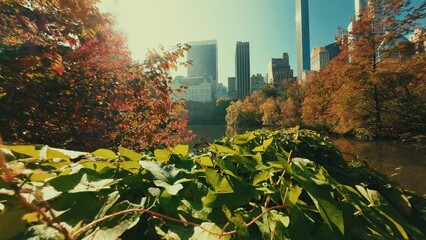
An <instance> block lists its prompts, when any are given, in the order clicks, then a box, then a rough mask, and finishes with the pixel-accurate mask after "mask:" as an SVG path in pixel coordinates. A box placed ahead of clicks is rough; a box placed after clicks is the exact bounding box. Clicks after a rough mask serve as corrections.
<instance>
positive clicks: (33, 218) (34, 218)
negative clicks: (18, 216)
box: [22, 212, 43, 223]
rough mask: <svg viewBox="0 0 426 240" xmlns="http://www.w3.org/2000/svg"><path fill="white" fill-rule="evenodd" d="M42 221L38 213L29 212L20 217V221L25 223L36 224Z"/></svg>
mask: <svg viewBox="0 0 426 240" xmlns="http://www.w3.org/2000/svg"><path fill="white" fill-rule="evenodd" d="M42 219H43V216H42V215H41V214H40V213H39V212H31V213H27V214H25V215H24V216H22V220H23V221H25V222H27V223H38V222H40V221H41V220H42Z"/></svg>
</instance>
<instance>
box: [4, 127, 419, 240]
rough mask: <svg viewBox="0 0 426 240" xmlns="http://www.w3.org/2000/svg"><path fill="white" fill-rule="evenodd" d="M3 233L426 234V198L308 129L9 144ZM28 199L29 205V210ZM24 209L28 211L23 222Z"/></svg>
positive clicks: (52, 236)
mask: <svg viewBox="0 0 426 240" xmlns="http://www.w3.org/2000/svg"><path fill="white" fill-rule="evenodd" d="M2 150H3V151H4V152H5V154H6V158H7V163H5V162H4V161H0V162H1V163H2V172H0V174H1V175H0V177H1V179H2V180H0V210H1V214H0V232H2V234H3V236H5V237H6V238H8V237H12V236H14V237H15V239H24V238H25V239H27V238H30V237H33V236H38V237H39V238H41V239H59V238H66V239H116V238H117V237H119V236H121V237H122V238H123V239H141V238H144V239H274V238H275V239H424V238H425V235H426V200H425V199H424V198H422V197H419V196H417V195H415V194H413V193H410V192H407V191H404V190H402V189H401V188H400V187H399V186H398V185H397V184H395V183H392V182H389V181H388V180H387V179H386V178H385V177H384V176H382V175H380V174H378V173H377V172H375V171H373V170H371V169H370V168H369V167H368V166H365V165H362V164H360V163H346V162H345V161H344V160H343V158H342V156H341V154H340V153H339V152H338V150H337V149H336V148H335V147H334V146H333V145H332V144H331V143H330V141H329V140H328V139H326V138H324V137H321V136H320V135H318V134H317V133H315V132H312V131H308V130H298V129H289V130H282V131H266V130H257V131H253V132H247V133H246V134H242V135H237V136H235V137H233V138H228V137H224V138H222V139H220V140H217V141H215V142H214V143H213V144H210V145H209V146H207V147H204V148H200V149H196V150H195V152H194V153H189V152H188V146H183V145H179V146H177V147H175V148H173V149H167V150H166V149H157V150H155V151H154V153H141V154H139V153H135V152H132V151H129V150H127V149H125V148H120V149H119V150H118V153H114V152H112V151H109V150H105V149H100V150H97V151H95V152H93V153H82V152H71V151H66V150H61V149H54V148H49V147H47V146H34V145H28V146H2ZM23 207H24V208H23ZM21 219H22V220H23V221H25V222H26V223H25V224H24V223H23V222H22V223H20V222H21Z"/></svg>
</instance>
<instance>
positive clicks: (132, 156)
mask: <svg viewBox="0 0 426 240" xmlns="http://www.w3.org/2000/svg"><path fill="white" fill-rule="evenodd" d="M118 153H119V154H120V156H121V157H125V158H127V159H128V160H131V161H139V160H141V159H142V158H143V155H142V154H139V153H137V152H134V151H132V150H129V149H127V148H124V147H118Z"/></svg>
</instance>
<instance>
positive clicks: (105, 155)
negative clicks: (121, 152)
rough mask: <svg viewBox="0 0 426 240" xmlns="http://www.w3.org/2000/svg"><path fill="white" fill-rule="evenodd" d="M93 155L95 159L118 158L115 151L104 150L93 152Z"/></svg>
mask: <svg viewBox="0 0 426 240" xmlns="http://www.w3.org/2000/svg"><path fill="white" fill-rule="evenodd" d="M92 155H93V156H95V157H103V158H108V159H115V158H116V157H117V156H116V155H115V153H114V152H113V151H111V150H108V149H103V148H101V149H98V150H96V151H94V152H92Z"/></svg>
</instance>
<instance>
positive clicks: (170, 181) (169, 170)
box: [139, 161, 186, 195]
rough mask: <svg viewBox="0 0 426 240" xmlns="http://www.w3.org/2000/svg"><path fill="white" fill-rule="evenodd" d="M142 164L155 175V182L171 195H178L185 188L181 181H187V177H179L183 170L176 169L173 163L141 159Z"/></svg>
mask: <svg viewBox="0 0 426 240" xmlns="http://www.w3.org/2000/svg"><path fill="white" fill-rule="evenodd" d="M139 163H140V164H141V166H142V167H143V168H145V169H147V170H148V171H150V172H151V174H152V175H153V176H154V184H155V185H156V186H158V187H163V188H165V189H166V191H167V192H169V193H170V194H171V195H176V194H177V193H178V192H179V190H181V189H182V188H183V185H182V184H180V182H183V181H186V179H185V178H179V176H180V174H181V173H182V172H183V170H180V169H176V168H175V167H173V166H171V165H165V166H162V165H161V163H155V162H149V161H140V162H139Z"/></svg>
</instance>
